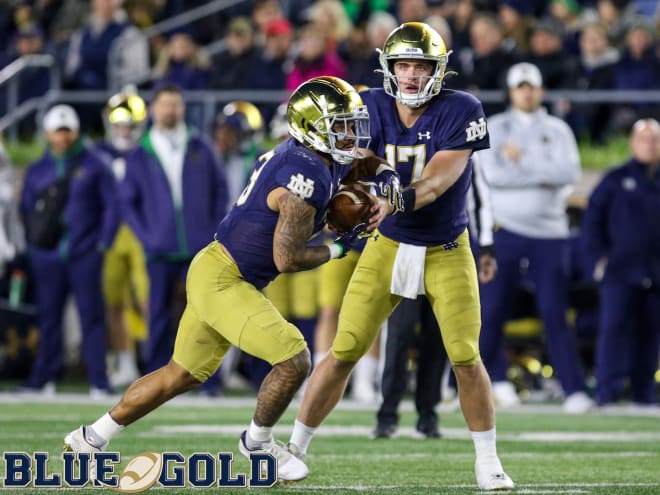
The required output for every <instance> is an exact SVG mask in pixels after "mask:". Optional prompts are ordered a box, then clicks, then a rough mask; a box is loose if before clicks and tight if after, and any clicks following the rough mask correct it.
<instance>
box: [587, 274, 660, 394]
mask: <svg viewBox="0 0 660 495" xmlns="http://www.w3.org/2000/svg"><path fill="white" fill-rule="evenodd" d="M659 351H660V290H659V289H655V290H648V289H643V288H641V287H630V286H624V285H609V284H608V285H603V287H602V288H601V304H600V330H599V333H598V340H597V346H596V379H597V388H596V398H597V400H598V403H599V404H607V403H612V402H616V401H617V400H619V399H620V398H621V395H622V392H623V388H624V380H625V378H626V377H630V392H631V397H630V398H631V400H632V401H633V402H639V403H646V404H652V403H655V402H656V401H657V392H656V385H655V381H654V374H655V371H656V370H657V369H658V352H659Z"/></svg>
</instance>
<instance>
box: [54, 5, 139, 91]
mask: <svg viewBox="0 0 660 495" xmlns="http://www.w3.org/2000/svg"><path fill="white" fill-rule="evenodd" d="M118 5H119V4H118V3H117V2H116V1H115V0H93V1H92V14H91V16H90V19H89V21H88V23H87V24H86V25H85V26H84V27H83V28H81V29H80V30H78V31H77V32H76V33H74V35H73V36H72V38H71V43H70V46H69V50H68V57H67V63H66V69H65V76H66V80H67V82H68V84H69V86H70V87H71V88H73V89H91V90H94V89H96V90H106V89H117V90H118V89H120V88H121V87H123V86H124V85H126V84H130V83H140V82H143V81H146V80H147V79H148V77H149V51H148V45H147V42H146V39H145V38H144V36H143V35H142V34H141V33H140V32H139V31H138V30H137V29H136V28H135V26H132V25H130V24H128V23H127V22H126V19H125V13H124V12H123V11H121V10H119V8H118Z"/></svg>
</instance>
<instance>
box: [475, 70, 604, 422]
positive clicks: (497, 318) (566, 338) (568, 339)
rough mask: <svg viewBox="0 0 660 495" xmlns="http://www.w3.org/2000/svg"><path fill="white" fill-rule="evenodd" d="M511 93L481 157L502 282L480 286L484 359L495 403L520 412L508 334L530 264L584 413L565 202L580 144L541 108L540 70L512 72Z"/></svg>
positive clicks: (558, 356)
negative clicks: (571, 315)
mask: <svg viewBox="0 0 660 495" xmlns="http://www.w3.org/2000/svg"><path fill="white" fill-rule="evenodd" d="M507 86H508V87H509V96H510V99H511V108H510V109H509V110H508V111H507V112H504V113H502V114H498V115H495V116H493V117H492V118H490V119H489V121H488V128H489V131H490V136H491V148H490V149H488V150H484V151H481V152H480V153H479V160H480V163H481V165H482V166H483V172H484V175H485V177H486V180H487V182H488V183H489V184H490V186H491V197H492V201H493V217H494V220H495V224H496V225H497V226H498V228H497V229H496V231H495V239H494V240H495V246H496V248H497V253H498V255H497V264H498V273H497V277H496V278H495V280H494V281H493V283H491V284H487V285H484V286H482V321H483V326H482V328H481V338H480V349H481V355H482V357H483V360H484V364H485V365H486V368H487V369H488V372H489V374H490V376H491V380H492V382H493V395H494V397H495V398H496V400H498V401H499V402H500V404H501V405H513V404H516V403H517V402H518V398H517V396H516V395H515V390H514V389H513V386H512V384H511V383H510V382H509V381H507V374H506V372H507V360H506V356H505V347H504V339H503V326H504V323H505V321H506V320H507V319H508V318H509V317H511V315H512V310H513V303H514V297H515V294H516V291H517V289H518V288H519V286H520V284H521V281H522V273H521V267H522V266H523V263H524V264H525V266H526V267H527V274H526V278H528V279H529V280H531V282H532V283H533V284H534V288H535V292H536V303H537V308H538V312H539V315H540V316H541V319H542V320H543V323H544V326H545V341H546V345H547V350H548V354H549V357H550V362H551V364H552V366H553V367H554V369H555V371H556V373H557V377H558V379H559V381H560V382H561V385H562V387H563V390H564V394H565V396H566V400H565V402H564V410H565V411H566V412H569V413H584V412H586V411H587V410H589V408H590V407H591V405H592V401H591V399H590V398H589V397H588V396H587V395H586V393H585V381H584V376H583V373H582V370H581V367H580V361H579V357H578V352H577V342H576V338H575V334H574V332H573V331H572V330H571V329H569V327H568V325H567V322H566V308H567V305H568V300H567V299H568V266H567V260H568V251H567V249H568V240H567V238H568V234H569V232H568V219H567V216H566V198H567V188H569V187H570V186H571V185H572V184H574V183H575V182H576V181H577V179H578V176H579V174H580V158H579V155H578V149H577V143H576V142H575V137H574V136H573V133H572V132H571V130H570V128H569V127H568V126H567V125H566V124H565V123H564V122H563V121H561V120H560V119H558V118H556V117H552V116H550V115H548V114H547V112H546V110H545V109H544V108H543V107H542V106H541V100H542V98H543V79H542V77H541V72H540V71H539V69H538V68H537V67H536V66H534V65H532V64H529V63H520V64H516V65H514V66H513V67H511V69H510V70H509V72H508V75H507Z"/></svg>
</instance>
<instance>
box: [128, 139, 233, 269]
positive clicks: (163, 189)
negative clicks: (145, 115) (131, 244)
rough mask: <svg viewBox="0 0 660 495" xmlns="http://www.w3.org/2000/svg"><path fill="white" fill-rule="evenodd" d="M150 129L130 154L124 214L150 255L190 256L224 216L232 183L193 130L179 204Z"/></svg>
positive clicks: (204, 242) (205, 142)
mask: <svg viewBox="0 0 660 495" xmlns="http://www.w3.org/2000/svg"><path fill="white" fill-rule="evenodd" d="M149 136H150V133H149V132H147V133H145V134H144V136H142V138H141V139H140V144H139V146H138V147H137V148H136V149H135V150H133V151H132V152H131V153H129V154H128V155H127V156H126V176H125V177H124V180H123V181H121V182H120V184H119V192H120V200H121V208H122V212H123V214H124V218H125V219H126V221H127V222H128V224H129V225H130V226H131V228H132V229H133V232H135V235H136V236H137V237H138V239H139V240H140V242H142V245H143V246H144V250H145V252H146V253H147V256H148V257H149V258H151V259H165V260H188V259H191V258H192V256H193V255H194V254H195V253H196V252H197V251H198V250H200V249H201V248H202V247H204V246H205V245H206V244H208V243H209V242H210V241H211V240H212V239H213V234H214V233H215V229H216V226H217V225H218V222H219V221H220V220H221V219H222V217H223V216H224V214H225V208H226V205H227V183H226V181H225V177H224V175H223V172H222V169H221V168H220V165H219V164H218V162H217V159H216V156H215V154H214V152H213V150H212V148H211V146H210V145H209V144H208V142H207V141H205V140H203V139H202V138H201V137H200V136H198V135H196V134H194V133H193V134H190V135H189V138H188V144H187V149H186V154H185V157H184V162H183V185H182V188H183V200H182V204H181V206H180V207H178V208H177V207H175V205H174V199H173V197H172V191H171V189H170V184H169V182H168V180H167V176H166V175H165V171H164V169H163V166H162V164H161V162H160V160H159V159H158V156H157V155H156V153H155V151H154V148H153V146H152V143H151V140H150V137H149Z"/></svg>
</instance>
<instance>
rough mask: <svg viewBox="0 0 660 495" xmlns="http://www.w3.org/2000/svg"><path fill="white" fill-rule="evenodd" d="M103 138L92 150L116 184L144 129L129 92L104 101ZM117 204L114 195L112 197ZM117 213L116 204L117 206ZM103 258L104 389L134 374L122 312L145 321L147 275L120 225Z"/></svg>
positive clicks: (137, 101)
mask: <svg viewBox="0 0 660 495" xmlns="http://www.w3.org/2000/svg"><path fill="white" fill-rule="evenodd" d="M103 123H104V126H105V139H104V140H102V141H100V142H98V143H97V145H96V148H95V149H96V151H97V152H98V153H99V155H101V156H102V157H103V158H104V159H105V161H106V162H107V163H108V165H109V167H110V169H111V170H112V173H113V175H114V177H115V180H116V181H117V183H120V182H121V181H122V180H123V179H124V177H125V176H126V157H127V156H128V154H129V153H130V152H131V151H132V150H133V149H134V148H135V146H136V145H137V143H138V139H139V138H140V137H141V136H142V133H143V132H144V130H145V128H146V126H147V106H146V104H145V102H144V100H143V99H142V98H140V96H138V94H137V92H136V91H135V89H134V88H128V87H127V88H124V90H123V91H121V92H120V93H117V94H115V95H113V96H111V97H110V99H109V100H108V102H107V103H106V106H105V108H104V109H103ZM117 200H118V203H119V197H117ZM117 208H118V209H119V204H118V205H117ZM121 220H122V223H121V225H120V226H119V229H118V230H117V235H116V236H115V238H114V239H113V242H112V245H111V246H110V249H108V251H107V252H106V253H105V256H104V259H103V299H104V301H105V305H106V309H105V312H106V321H107V323H108V343H109V345H110V352H109V353H108V358H109V359H108V363H109V366H110V369H111V372H110V376H109V378H110V385H111V386H112V387H113V388H115V387H121V386H125V385H129V384H130V383H133V381H135V380H136V379H137V378H138V377H139V376H140V373H139V371H138V367H137V357H136V353H135V346H134V345H133V344H134V342H133V339H132V338H131V334H130V332H129V328H128V321H127V320H128V314H129V311H131V310H134V309H135V310H136V313H137V317H138V319H141V321H140V323H144V322H145V321H146V319H147V316H148V315H147V300H148V297H149V277H148V276H147V265H146V260H145V256H144V249H143V248H142V245H141V244H140V241H138V239H137V237H136V236H135V233H134V232H133V231H132V230H131V228H130V227H129V226H128V225H127V224H126V223H125V222H124V221H123V220H124V219H123V216H122V218H121Z"/></svg>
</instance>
